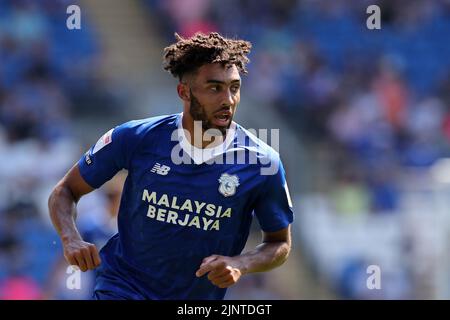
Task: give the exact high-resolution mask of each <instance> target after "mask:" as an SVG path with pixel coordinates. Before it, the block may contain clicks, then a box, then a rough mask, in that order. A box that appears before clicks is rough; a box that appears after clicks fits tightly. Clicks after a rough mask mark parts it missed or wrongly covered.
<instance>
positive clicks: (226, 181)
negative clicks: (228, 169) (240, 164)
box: [219, 173, 239, 197]
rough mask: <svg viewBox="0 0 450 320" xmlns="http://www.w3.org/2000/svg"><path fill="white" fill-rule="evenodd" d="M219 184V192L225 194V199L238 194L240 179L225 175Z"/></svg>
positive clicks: (221, 177)
mask: <svg viewBox="0 0 450 320" xmlns="http://www.w3.org/2000/svg"><path fill="white" fill-rule="evenodd" d="M219 183H220V185H219V192H220V193H221V194H223V196H224V197H230V196H232V195H234V194H235V193H236V188H237V187H238V186H239V177H238V176H236V175H233V176H230V175H229V174H228V173H223V174H222V175H221V176H220V179H219Z"/></svg>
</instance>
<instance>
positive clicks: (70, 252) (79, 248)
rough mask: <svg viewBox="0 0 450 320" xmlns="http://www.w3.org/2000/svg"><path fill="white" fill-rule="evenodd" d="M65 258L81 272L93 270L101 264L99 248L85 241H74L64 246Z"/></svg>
mask: <svg viewBox="0 0 450 320" xmlns="http://www.w3.org/2000/svg"><path fill="white" fill-rule="evenodd" d="M63 246H64V257H65V258H66V260H67V262H68V263H69V264H70V265H75V266H78V267H79V268H80V270H81V271H83V272H85V271H87V270H93V269H95V268H97V267H98V266H99V265H100V263H101V259H100V255H99V254H98V250H97V247H96V246H95V245H94V244H92V243H89V242H85V241H83V240H72V241H69V242H67V243H64V244H63Z"/></svg>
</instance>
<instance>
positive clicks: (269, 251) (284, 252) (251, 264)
mask: <svg viewBox="0 0 450 320" xmlns="http://www.w3.org/2000/svg"><path fill="white" fill-rule="evenodd" d="M290 250H291V244H290V242H288V241H280V242H264V243H262V244H260V245H258V246H257V247H256V248H255V249H254V250H251V251H248V252H246V253H244V254H242V255H240V256H238V257H236V258H238V260H239V262H240V270H241V272H242V274H247V273H254V272H264V271H268V270H271V269H274V268H276V267H279V266H280V265H282V264H283V263H284V262H285V261H286V260H287V258H288V256H289V252H290Z"/></svg>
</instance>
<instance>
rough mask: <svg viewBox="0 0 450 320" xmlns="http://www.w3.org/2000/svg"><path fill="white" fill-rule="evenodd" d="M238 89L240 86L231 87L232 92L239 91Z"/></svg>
mask: <svg viewBox="0 0 450 320" xmlns="http://www.w3.org/2000/svg"><path fill="white" fill-rule="evenodd" d="M238 91H239V86H232V87H231V92H233V93H237V92H238Z"/></svg>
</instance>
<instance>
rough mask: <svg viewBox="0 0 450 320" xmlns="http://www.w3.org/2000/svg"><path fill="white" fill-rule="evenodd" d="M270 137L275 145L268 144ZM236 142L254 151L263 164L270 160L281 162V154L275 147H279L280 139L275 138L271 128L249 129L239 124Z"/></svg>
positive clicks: (271, 161) (238, 145) (251, 151)
mask: <svg viewBox="0 0 450 320" xmlns="http://www.w3.org/2000/svg"><path fill="white" fill-rule="evenodd" d="M258 135H259V136H260V138H259V137H258ZM276 137H278V135H276ZM269 138H270V140H271V143H272V145H273V147H272V146H270V145H268V144H267V141H268V139H269ZM236 144H237V147H239V148H243V149H245V150H247V151H248V152H250V153H253V154H254V155H255V156H256V157H257V158H258V159H259V160H261V162H262V163H263V164H264V163H268V162H270V163H273V162H276V163H280V162H281V159H280V154H279V153H278V152H277V151H276V150H275V149H274V148H276V149H278V139H274V136H272V135H271V132H270V129H259V130H254V129H249V130H247V129H245V128H244V127H242V126H241V125H239V124H237V125H236Z"/></svg>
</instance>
